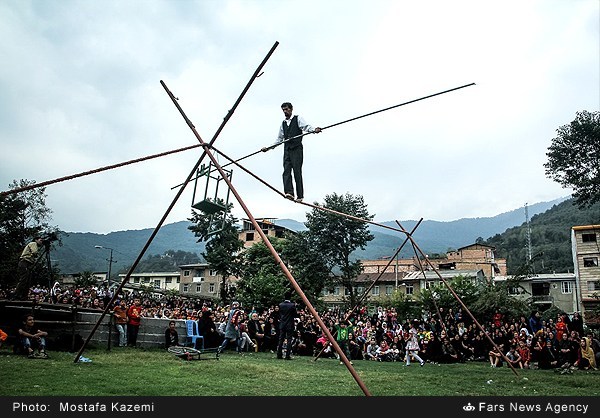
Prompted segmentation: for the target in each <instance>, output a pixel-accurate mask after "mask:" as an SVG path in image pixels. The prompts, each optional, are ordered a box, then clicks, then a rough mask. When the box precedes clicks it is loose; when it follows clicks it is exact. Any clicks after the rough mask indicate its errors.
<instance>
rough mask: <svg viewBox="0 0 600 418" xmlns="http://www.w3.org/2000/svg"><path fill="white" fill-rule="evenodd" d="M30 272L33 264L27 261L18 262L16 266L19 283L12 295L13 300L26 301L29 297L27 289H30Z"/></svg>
mask: <svg viewBox="0 0 600 418" xmlns="http://www.w3.org/2000/svg"><path fill="white" fill-rule="evenodd" d="M32 270H33V263H31V262H29V261H27V260H19V265H18V266H17V271H18V275H19V282H18V283H17V288H16V289H15V293H14V294H13V299H16V300H27V296H29V288H30V287H31V274H32Z"/></svg>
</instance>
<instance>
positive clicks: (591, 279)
mask: <svg viewBox="0 0 600 418" xmlns="http://www.w3.org/2000/svg"><path fill="white" fill-rule="evenodd" d="M571 248H572V254H573V264H574V266H575V270H574V271H575V281H576V284H575V288H576V299H577V310H578V311H580V312H581V313H582V314H583V316H584V320H585V322H586V323H588V324H595V325H600V317H599V316H598V315H597V314H595V313H594V311H595V310H597V309H598V306H599V305H600V265H599V263H598V261H599V259H600V225H583V226H573V227H572V228H571Z"/></svg>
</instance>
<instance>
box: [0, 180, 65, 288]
mask: <svg viewBox="0 0 600 418" xmlns="http://www.w3.org/2000/svg"><path fill="white" fill-rule="evenodd" d="M33 184H35V181H30V180H19V181H16V180H14V181H13V182H12V183H11V184H10V186H9V190H15V189H20V188H23V187H27V186H31V185H33ZM51 215H52V210H50V209H49V208H48V207H47V206H46V194H45V188H43V187H40V188H34V189H30V190H26V191H22V192H17V193H13V194H7V195H4V196H1V197H0V286H1V287H3V288H9V287H12V286H14V285H15V284H16V282H17V264H18V262H19V257H20V255H21V252H22V251H23V248H24V247H25V245H26V244H27V243H28V242H30V241H31V240H32V239H33V238H34V237H35V236H36V235H43V234H44V233H50V234H52V233H54V234H58V233H59V232H60V231H59V230H58V228H57V227H50V225H49V221H50V220H51ZM57 236H58V235H57ZM45 243H47V244H48V246H47V247H46V248H47V249H48V250H49V249H50V247H51V245H55V244H60V242H57V243H54V242H53V240H48V241H46V242H45ZM42 255H43V254H40V256H42ZM34 268H35V270H34V273H33V280H34V282H33V283H32V284H44V285H48V278H49V277H50V279H53V278H54V276H56V274H57V273H58V272H57V271H56V269H53V271H48V264H47V263H46V262H45V261H44V258H43V257H40V262H38V263H36V265H35V267H34Z"/></svg>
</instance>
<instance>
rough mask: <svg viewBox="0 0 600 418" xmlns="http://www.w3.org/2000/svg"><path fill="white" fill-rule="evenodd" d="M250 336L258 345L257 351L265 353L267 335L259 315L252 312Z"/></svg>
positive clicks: (249, 326)
mask: <svg viewBox="0 0 600 418" xmlns="http://www.w3.org/2000/svg"><path fill="white" fill-rule="evenodd" d="M248 335H249V336H250V339H252V341H254V343H255V344H256V351H263V348H264V342H265V333H264V331H263V326H262V324H261V323H260V320H259V319H258V313H256V312H252V315H250V320H249V321H248Z"/></svg>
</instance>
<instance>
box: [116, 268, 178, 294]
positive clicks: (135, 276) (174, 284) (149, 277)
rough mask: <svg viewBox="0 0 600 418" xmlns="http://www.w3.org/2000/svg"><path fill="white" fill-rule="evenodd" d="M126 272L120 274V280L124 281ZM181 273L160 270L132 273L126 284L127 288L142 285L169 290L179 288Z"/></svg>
mask: <svg viewBox="0 0 600 418" xmlns="http://www.w3.org/2000/svg"><path fill="white" fill-rule="evenodd" d="M125 276H127V275H126V274H123V273H121V274H119V282H123V280H124V279H125ZM180 276H181V275H180V273H179V272H178V271H174V272H158V273H154V272H153V273H132V274H131V275H130V276H129V281H128V282H127V284H126V285H125V287H126V288H130V289H135V288H139V287H141V286H146V287H151V288H153V289H156V290H162V291H169V290H179V282H180V281H181V278H180Z"/></svg>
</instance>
